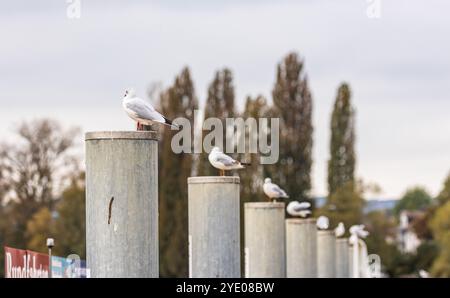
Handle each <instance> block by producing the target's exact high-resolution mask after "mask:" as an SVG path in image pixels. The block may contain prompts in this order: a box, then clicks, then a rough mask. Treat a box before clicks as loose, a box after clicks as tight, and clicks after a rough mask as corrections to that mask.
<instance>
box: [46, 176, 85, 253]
mask: <svg viewBox="0 0 450 298" xmlns="http://www.w3.org/2000/svg"><path fill="white" fill-rule="evenodd" d="M84 178H85V177H84V173H81V174H79V175H76V176H74V177H73V178H72V182H71V184H70V185H69V186H68V187H67V188H66V189H65V190H64V192H63V193H62V196H61V199H60V200H59V201H58V203H57V205H56V219H55V221H54V225H53V227H52V228H53V230H52V231H53V234H54V238H55V241H56V243H55V244H56V245H55V248H54V253H55V255H59V256H62V257H66V256H68V255H70V254H77V255H78V256H80V258H81V259H85V258H86V193H85V183H84Z"/></svg>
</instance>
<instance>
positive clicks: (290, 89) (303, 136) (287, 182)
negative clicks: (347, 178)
mask: <svg viewBox="0 0 450 298" xmlns="http://www.w3.org/2000/svg"><path fill="white" fill-rule="evenodd" d="M272 96H273V103H274V108H275V115H277V116H278V117H280V159H279V162H278V163H277V164H275V165H273V166H270V167H268V171H269V172H270V175H271V176H272V180H273V181H274V182H275V183H277V184H279V185H280V186H281V187H282V188H283V189H285V190H286V191H287V193H288V194H289V195H290V198H291V200H292V199H295V200H307V199H308V198H309V191H310V189H311V166H312V156H311V155H312V145H313V139H312V133H313V126H312V96H311V92H310V90H309V87H308V80H307V76H306V74H305V73H304V71H303V60H300V59H299V57H298V55H297V54H296V53H290V54H288V55H287V56H286V57H285V58H284V59H283V61H282V62H281V63H280V64H279V65H278V68H277V78H276V82H275V86H274V88H273V91H272Z"/></svg>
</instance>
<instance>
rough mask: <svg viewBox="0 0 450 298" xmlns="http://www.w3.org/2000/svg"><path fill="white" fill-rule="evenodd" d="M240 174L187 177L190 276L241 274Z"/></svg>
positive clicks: (231, 276) (218, 276)
mask: <svg viewBox="0 0 450 298" xmlns="http://www.w3.org/2000/svg"><path fill="white" fill-rule="evenodd" d="M239 183H240V182H239V177H235V176H223V177H190V178H188V204H189V208H188V209H189V210H188V214H189V277H202V278H216V277H217V278H240V277H241V262H240V224H239V221H240V220H239V219H240V213H239V207H240V206H239Z"/></svg>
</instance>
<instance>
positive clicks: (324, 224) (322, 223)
mask: <svg viewBox="0 0 450 298" xmlns="http://www.w3.org/2000/svg"><path fill="white" fill-rule="evenodd" d="M316 224H317V227H318V228H319V230H326V229H328V227H329V226H330V220H329V219H328V217H326V216H323V215H322V216H319V218H318V219H317V223H316Z"/></svg>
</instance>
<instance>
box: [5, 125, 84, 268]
mask: <svg viewBox="0 0 450 298" xmlns="http://www.w3.org/2000/svg"><path fill="white" fill-rule="evenodd" d="M15 132H16V137H17V138H16V140H15V142H14V143H11V144H3V145H2V146H1V147H0V172H1V174H0V192H3V195H2V197H1V202H0V205H2V209H3V216H2V218H0V222H2V223H0V226H3V227H5V228H4V229H5V230H4V233H3V236H2V237H1V239H0V240H2V243H0V247H1V246H3V245H8V246H12V247H18V248H26V246H27V244H28V242H29V241H30V240H31V238H33V236H34V235H33V234H30V233H25V231H26V230H27V223H28V221H29V220H30V219H31V218H32V216H33V215H34V214H35V213H36V212H37V211H38V210H41V209H42V208H48V209H49V210H52V208H53V205H54V203H55V201H56V200H55V193H57V192H58V191H59V190H60V188H61V185H63V184H64V181H66V180H67V177H66V176H65V175H66V173H71V172H72V171H73V169H74V168H75V164H76V162H75V160H74V159H73V156H72V155H71V154H70V149H71V148H72V147H73V145H74V137H75V135H76V132H77V131H76V130H74V129H70V130H64V129H62V128H61V126H60V125H59V124H58V123H57V122H55V121H51V120H48V119H41V120H35V121H31V122H25V123H22V124H20V125H19V126H18V128H17V130H16V131H15ZM0 270H3V268H1V269H0Z"/></svg>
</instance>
